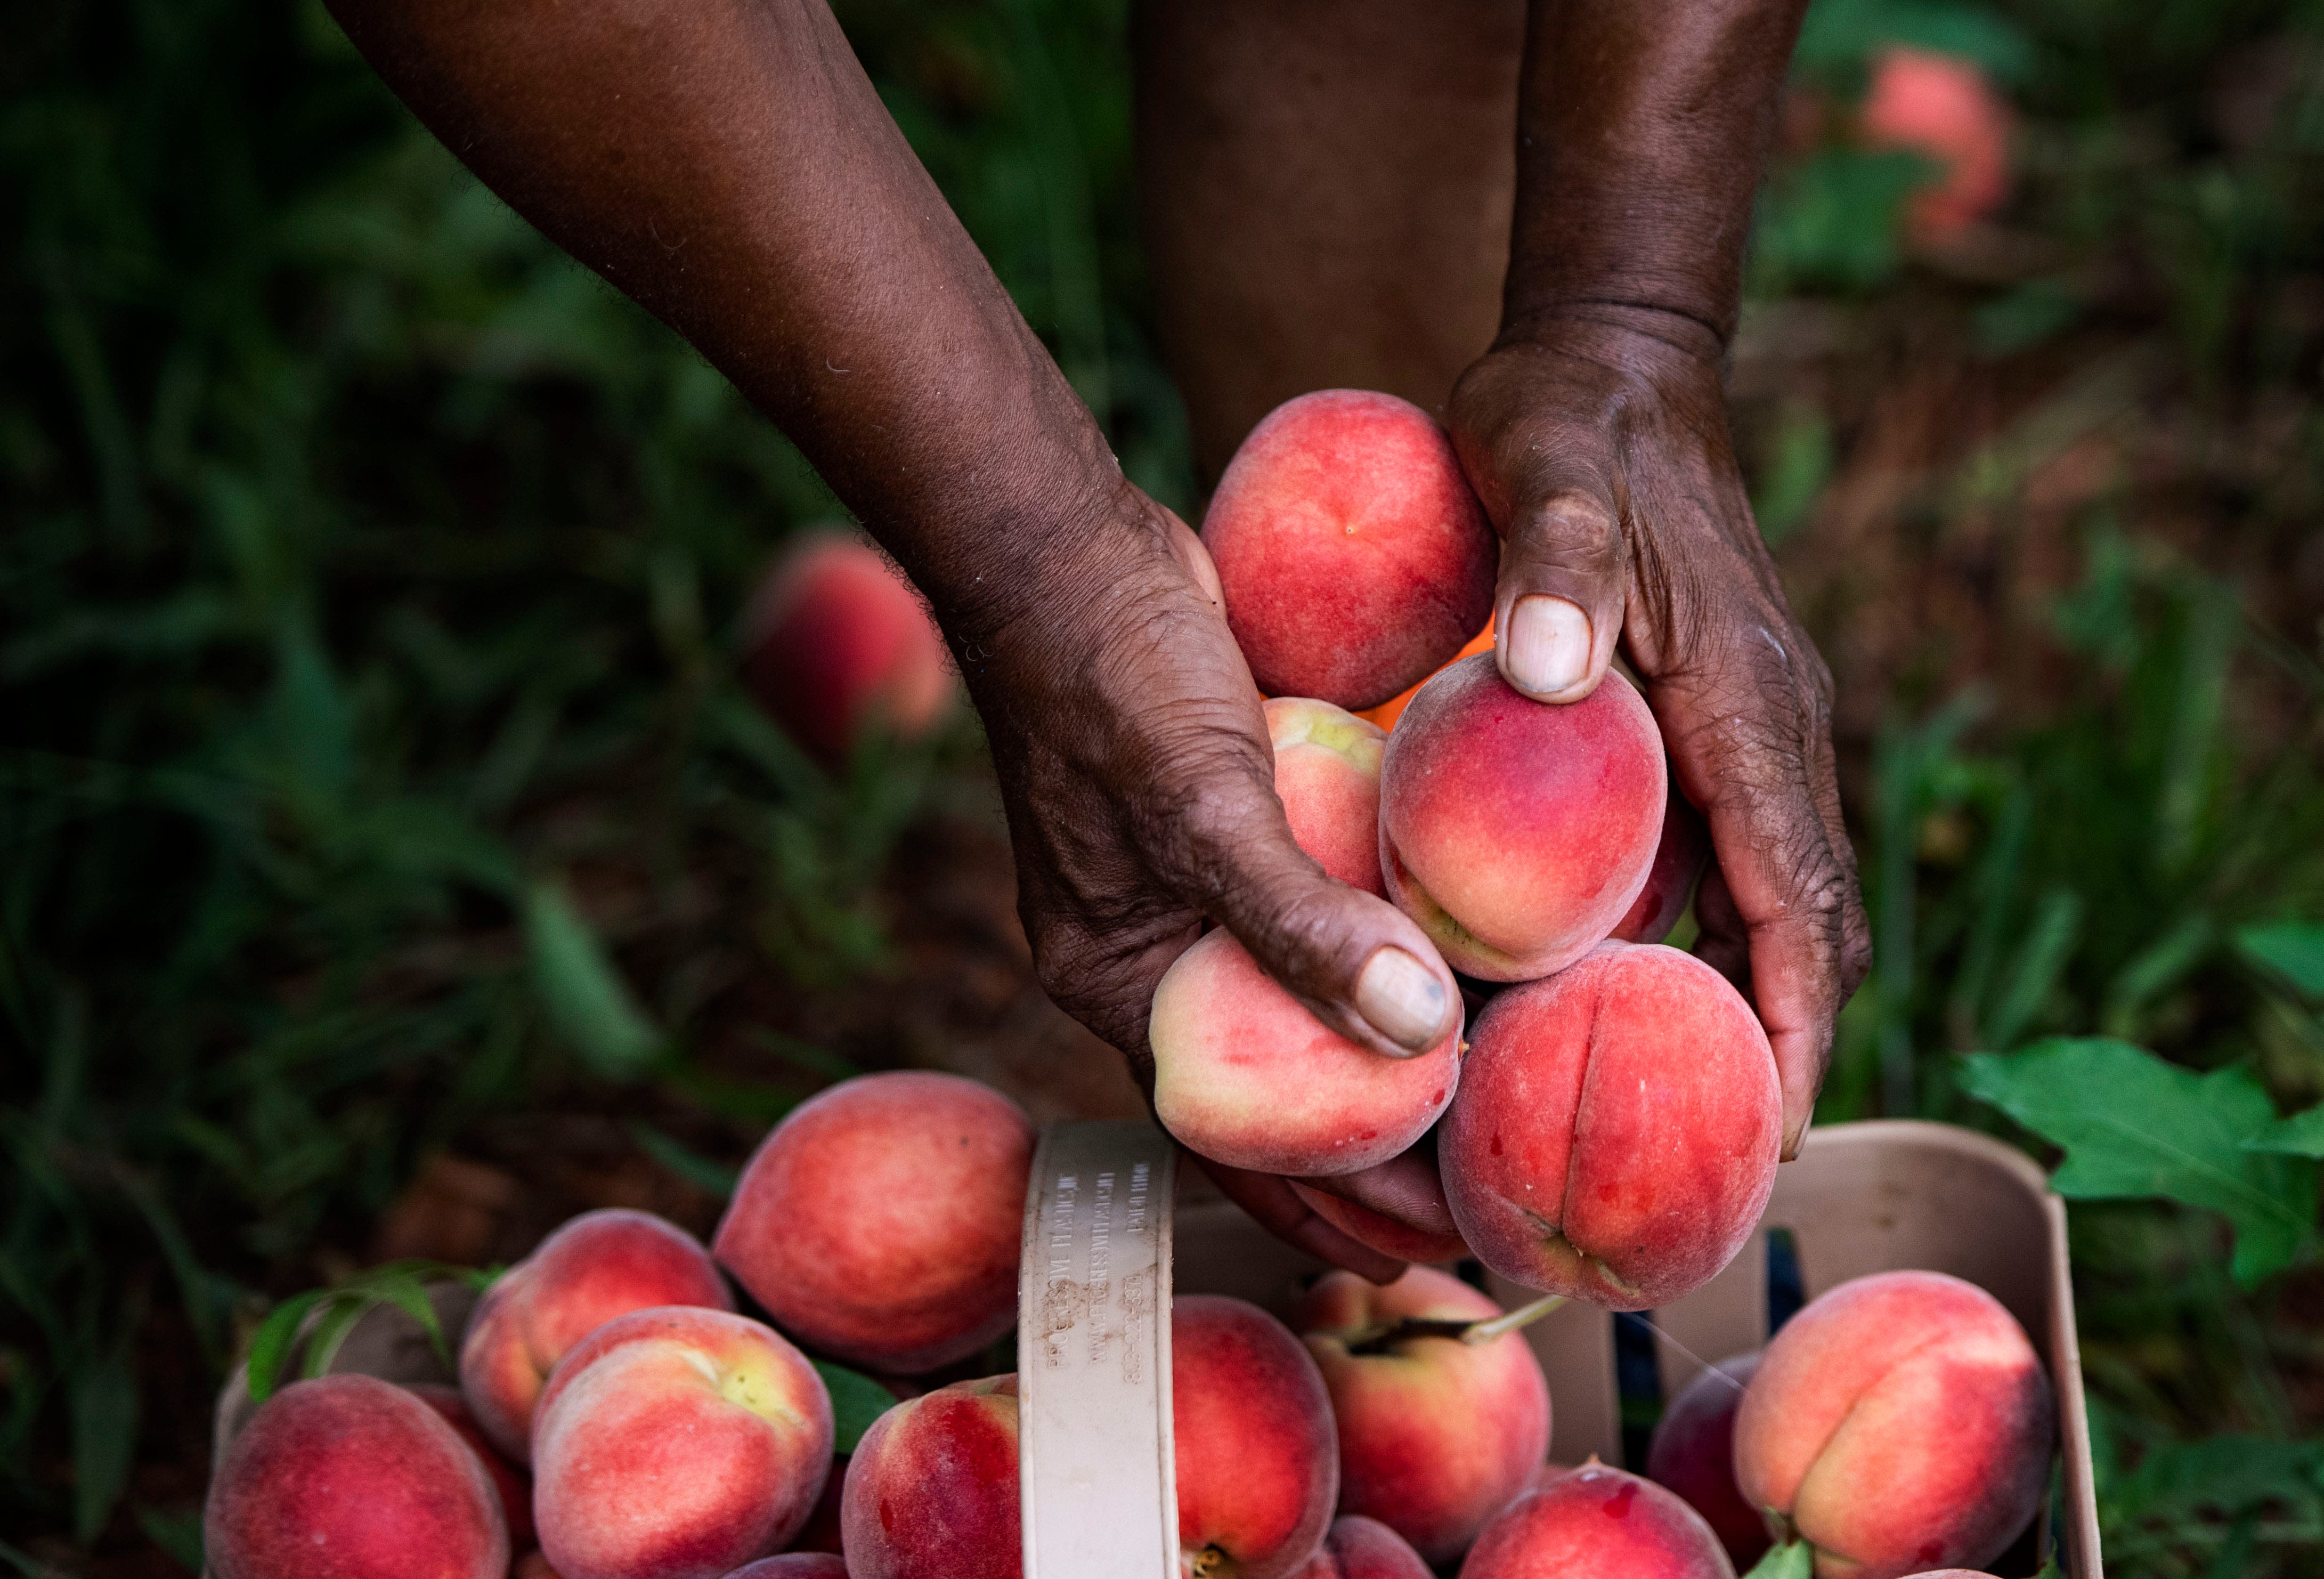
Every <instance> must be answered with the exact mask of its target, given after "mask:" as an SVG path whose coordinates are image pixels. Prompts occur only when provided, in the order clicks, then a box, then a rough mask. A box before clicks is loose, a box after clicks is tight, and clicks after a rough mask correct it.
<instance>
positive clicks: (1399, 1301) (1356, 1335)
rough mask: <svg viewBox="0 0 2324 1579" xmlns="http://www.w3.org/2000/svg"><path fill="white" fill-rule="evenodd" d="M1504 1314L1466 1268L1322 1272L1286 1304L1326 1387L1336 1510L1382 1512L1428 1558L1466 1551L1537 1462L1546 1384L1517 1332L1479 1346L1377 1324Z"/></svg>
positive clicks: (1374, 1515) (1545, 1433)
mask: <svg viewBox="0 0 2324 1579" xmlns="http://www.w3.org/2000/svg"><path fill="white" fill-rule="evenodd" d="M1501 1314H1502V1312H1501V1307H1499V1306H1498V1305H1496V1304H1494V1303H1493V1302H1492V1301H1491V1300H1490V1299H1488V1298H1487V1297H1485V1296H1484V1295H1482V1294H1480V1293H1479V1292H1478V1291H1477V1290H1476V1289H1474V1288H1470V1287H1469V1285H1468V1284H1466V1283H1463V1282H1462V1281H1461V1279H1458V1278H1455V1277H1452V1276H1451V1275H1449V1274H1447V1273H1444V1272H1440V1271H1437V1270H1434V1268H1430V1267H1414V1268H1412V1269H1411V1270H1408V1271H1406V1273H1405V1274H1404V1276H1403V1277H1401V1278H1398V1279H1397V1280H1396V1281H1395V1282H1393V1283H1391V1284H1389V1285H1388V1287H1386V1288H1379V1287H1376V1286H1374V1285H1373V1284H1370V1283H1368V1282H1366V1281H1364V1279H1361V1278H1359V1277H1357V1276H1356V1275H1355V1274H1354V1273H1353V1272H1344V1271H1331V1272H1326V1273H1325V1274H1323V1279H1321V1280H1320V1281H1318V1282H1317V1283H1316V1284H1315V1286H1314V1288H1311V1289H1309V1290H1308V1291H1307V1294H1306V1297H1305V1298H1303V1299H1302V1300H1301V1301H1300V1303H1299V1307H1298V1309H1297V1310H1296V1312H1295V1313H1294V1315H1293V1317H1292V1325H1293V1327H1294V1328H1295V1329H1296V1331H1297V1332H1298V1333H1299V1334H1301V1336H1302V1337H1303V1338H1304V1339H1305V1342H1306V1344H1307V1352H1308V1353H1311V1354H1313V1355H1314V1356H1315V1363H1316V1365H1317V1367H1318V1368H1319V1369H1320V1370H1322V1371H1323V1385H1324V1387H1325V1388H1327V1389H1328V1390H1330V1392H1331V1394H1332V1417H1333V1420H1334V1421H1336V1422H1337V1425H1338V1432H1339V1438H1340V1510H1341V1511H1342V1512H1343V1513H1360V1514H1363V1515H1365V1516H1366V1517H1368V1518H1371V1519H1379V1521H1380V1522H1381V1523H1382V1524H1385V1525H1387V1526H1388V1528H1390V1529H1393V1530H1395V1531H1396V1532H1397V1534H1398V1535H1399V1536H1402V1537H1404V1538H1405V1539H1406V1540H1407V1541H1410V1542H1411V1543H1412V1546H1413V1548H1414V1549H1415V1550H1416V1551H1417V1552H1419V1554H1420V1555H1421V1556H1423V1557H1425V1558H1426V1559H1427V1560H1428V1561H1429V1562H1431V1563H1449V1562H1451V1561H1452V1560H1453V1559H1454V1558H1456V1557H1458V1556H1460V1555H1461V1554H1462V1552H1464V1551H1466V1550H1468V1548H1469V1544H1470V1543H1471V1541H1473V1540H1475V1539H1476V1538H1477V1532H1478V1531H1479V1530H1480V1529H1482V1528H1484V1527H1485V1525H1486V1522H1487V1521H1488V1520H1489V1519H1491V1518H1492V1516H1493V1515H1494V1514H1496V1513H1498V1512H1499V1511H1500V1510H1502V1509H1503V1508H1505V1507H1507V1506H1508V1502H1509V1500H1510V1499H1511V1498H1513V1497H1515V1496H1517V1494H1518V1493H1519V1492H1520V1491H1524V1490H1525V1489H1526V1485H1527V1483H1528V1482H1531V1480H1532V1479H1533V1477H1534V1475H1535V1473H1536V1472H1537V1471H1538V1470H1539V1468H1540V1466H1541V1463H1542V1460H1543V1459H1544V1458H1545V1456H1546V1455H1547V1454H1548V1452H1549V1383H1548V1382H1547V1380H1545V1379H1544V1378H1543V1376H1542V1373H1541V1362H1539V1361H1537V1360H1535V1358H1534V1354H1533V1350H1532V1349H1531V1348H1529V1347H1528V1346H1527V1345H1526V1341H1525V1338H1524V1336H1523V1335H1522V1334H1517V1333H1508V1334H1504V1335H1502V1336H1501V1337H1499V1338H1496V1339H1494V1340H1493V1341H1492V1342H1491V1343H1489V1344H1479V1345H1475V1346H1473V1347H1472V1346H1471V1345H1470V1344H1464V1343H1462V1342H1461V1341H1460V1340H1459V1339H1457V1338H1442V1337H1417V1338H1404V1339H1400V1340H1397V1341H1393V1342H1390V1341H1384V1337H1383V1329H1384V1328H1388V1327H1389V1326H1392V1325H1394V1324H1395V1323H1397V1322H1399V1321H1403V1320H1406V1319H1408V1318H1413V1317H1418V1318H1420V1319H1423V1320H1445V1321H1489V1320H1491V1319H1492V1318H1493V1317H1494V1316H1499V1315H1501Z"/></svg>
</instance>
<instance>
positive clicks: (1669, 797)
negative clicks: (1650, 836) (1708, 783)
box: [1607, 787, 1711, 943]
mask: <svg viewBox="0 0 2324 1579" xmlns="http://www.w3.org/2000/svg"><path fill="white" fill-rule="evenodd" d="M1710 863H1711V825H1710V824H1709V823H1707V822H1705V821H1703V820H1702V813H1701V812H1699V811H1697V810H1695V808H1693V807H1692V806H1691V805H1689V804H1688V803H1687V800H1686V798H1685V797H1684V796H1683V795H1681V794H1680V793H1679V792H1678V790H1677V789H1676V788H1675V787H1672V788H1670V789H1666V790H1665V793H1664V796H1663V831H1662V837H1661V838H1659V839H1658V840H1656V841H1655V858H1654V862H1653V863H1652V864H1651V865H1649V866H1648V867H1647V868H1646V886H1645V887H1644V888H1642V889H1640V890H1638V897H1637V899H1635V900H1632V901H1631V902H1630V908H1629V910H1628V911H1627V912H1626V913H1625V914H1624V915H1623V917H1622V919H1620V920H1618V921H1617V922H1615V923H1614V930H1613V931H1612V932H1610V933H1609V934H1608V935H1607V936H1609V937H1612V938H1613V939H1614V940H1615V941H1616V942H1618V943H1660V942H1661V941H1662V940H1663V939H1664V938H1665V937H1669V936H1670V935H1671V928H1674V927H1675V926H1677V925H1678V919H1679V918H1680V917H1681V916H1683V915H1684V914H1686V907H1687V901H1688V900H1692V898H1693V897H1694V884H1695V880H1696V879H1697V878H1699V877H1701V875H1702V869H1703V868H1704V867H1705V866H1707V865H1709V864H1710Z"/></svg>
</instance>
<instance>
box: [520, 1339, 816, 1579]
mask: <svg viewBox="0 0 2324 1579" xmlns="http://www.w3.org/2000/svg"><path fill="white" fill-rule="evenodd" d="M831 1443H832V1417H831V1395H830V1393H829V1392H828V1391H826V1390H825V1388H824V1384H823V1378H822V1377H820V1376H818V1375H816V1371H815V1367H814V1366H812V1365H810V1364H808V1363H807V1358H806V1356H805V1355H803V1354H801V1353H799V1352H798V1350H797V1349H795V1348H793V1347H791V1345H790V1344H788V1342H786V1341H785V1340H784V1338H783V1336H782V1334H779V1333H778V1332H776V1331H775V1330H774V1329H773V1328H771V1327H769V1326H766V1325H761V1323H758V1322H755V1321H752V1320H750V1319H748V1318H747V1317H744V1316H734V1315H731V1314H729V1313H728V1312H726V1311H723V1310H705V1309H702V1308H700V1307H693V1306H678V1305H671V1306H664V1307H660V1308H659V1309H655V1310H640V1311H632V1313H631V1314H629V1315H628V1316H617V1317H616V1318H614V1319H613V1320H612V1321H610V1322H607V1323H606V1324H605V1325H604V1326H601V1327H599V1328H598V1329H597V1330H596V1331H595V1332H594V1333H591V1334H589V1335H588V1336H587V1337H586V1338H585V1339H583V1340H582V1341H581V1343H580V1344H578V1345H576V1347H575V1348H574V1350H573V1352H572V1353H569V1354H567V1355H566V1357H565V1359H564V1361H563V1362H561V1363H559V1364H558V1367H557V1371H556V1372H555V1374H553V1375H551V1376H550V1377H549V1386H548V1387H547V1389H545V1390H543V1391H542V1393H541V1396H540V1407H539V1409H538V1410H537V1411H536V1412H535V1415H534V1418H533V1431H532V1466H533V1515H534V1518H535V1519H537V1520H538V1522H539V1527H540V1548H541V1550H542V1551H543V1552H544V1553H546V1554H547V1556H548V1557H549V1562H550V1563H552V1564H554V1565H556V1568H557V1571H558V1573H559V1574H563V1575H564V1579H719V1576H720V1575H722V1574H726V1573H729V1572H731V1571H732V1570H733V1569H735V1568H737V1567H740V1566H741V1565H742V1564H744V1563H747V1562H750V1561H751V1560H752V1559H753V1558H755V1557H762V1556H768V1555H770V1553H772V1552H775V1551H777V1550H779V1548H780V1547H782V1546H783V1545H784V1544H785V1543H787V1542H788V1540H789V1539H790V1538H791V1537H793V1536H794V1535H796V1534H798V1530H799V1528H800V1526H802V1525H804V1524H805V1523H806V1522H807V1511H808V1510H810V1509H811V1508H813V1507H814V1506H815V1500H816V1494H817V1493H818V1492H820V1491H822V1490H823V1481H824V1477H825V1474H827V1473H829V1472H830V1469H831Z"/></svg>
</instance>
